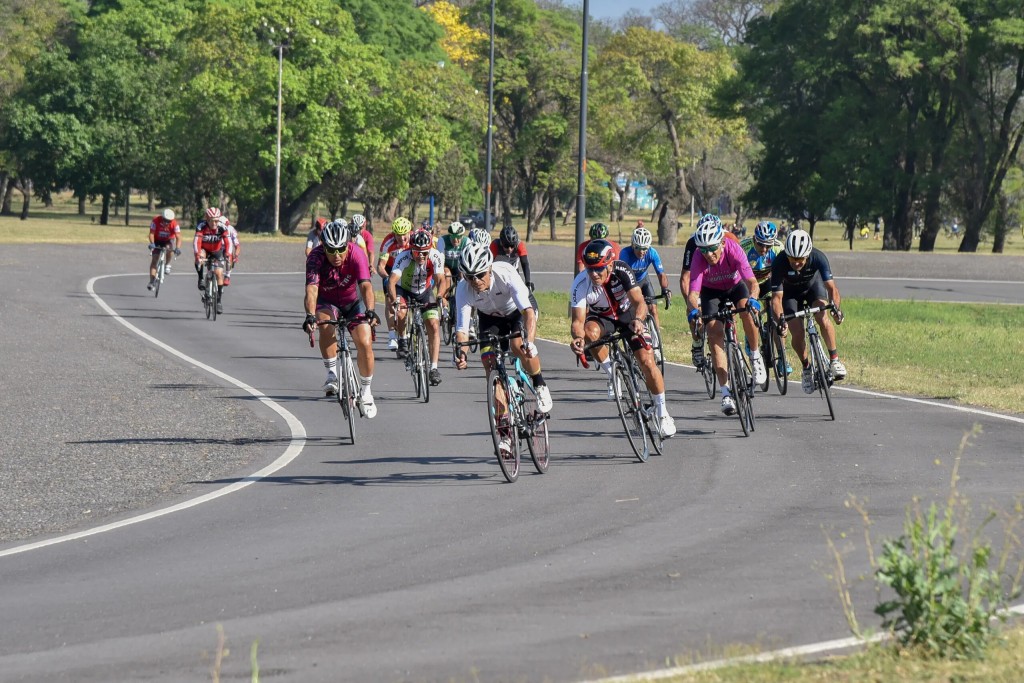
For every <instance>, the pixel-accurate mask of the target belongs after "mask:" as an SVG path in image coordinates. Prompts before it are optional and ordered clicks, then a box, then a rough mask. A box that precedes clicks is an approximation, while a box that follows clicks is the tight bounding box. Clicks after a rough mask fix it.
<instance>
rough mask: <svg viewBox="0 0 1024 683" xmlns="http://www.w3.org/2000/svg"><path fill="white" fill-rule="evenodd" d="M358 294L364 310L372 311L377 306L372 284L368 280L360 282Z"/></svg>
mask: <svg viewBox="0 0 1024 683" xmlns="http://www.w3.org/2000/svg"><path fill="white" fill-rule="evenodd" d="M359 293H360V294H362V296H363V303H364V304H365V305H366V310H368V311H372V310H373V309H374V307H375V306H376V305H377V299H376V297H375V295H374V293H373V283H372V282H370V281H369V280H360V281H359Z"/></svg>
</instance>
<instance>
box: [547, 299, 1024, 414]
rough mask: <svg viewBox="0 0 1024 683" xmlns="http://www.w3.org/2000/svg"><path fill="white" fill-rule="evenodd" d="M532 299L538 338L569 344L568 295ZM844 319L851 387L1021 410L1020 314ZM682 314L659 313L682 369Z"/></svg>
mask: <svg viewBox="0 0 1024 683" xmlns="http://www.w3.org/2000/svg"><path fill="white" fill-rule="evenodd" d="M537 299H538V302H539V303H540V309H541V311H543V315H542V316H541V317H540V322H539V323H538V335H539V336H542V337H544V338H546V339H554V340H557V341H562V342H566V343H568V341H569V318H568V295H567V294H562V293H557V292H544V293H541V292H538V293H537ZM677 299H678V297H677ZM843 312H844V313H845V314H846V321H845V322H844V323H843V325H842V326H841V327H839V331H838V339H839V354H840V357H841V358H842V359H843V362H844V363H845V364H846V367H847V370H848V371H849V373H850V374H849V378H848V380H847V381H848V382H850V383H851V384H855V385H857V386H859V387H865V388H871V389H878V390H880V391H889V392H897V393H901V394H912V395H916V396H924V397H928V398H937V399H948V400H953V401H958V402H961V403H966V404H970V405H977V406H987V407H990V408H995V409H998V410H1005V411H1009V412H1021V411H1022V410H1024V366H1022V364H1021V360H1020V359H1021V358H1022V357H1024V337H1021V335H1020V334H1019V333H1018V332H1017V331H1019V330H1021V329H1024V307H1021V306H1000V305H994V304H944V303H927V302H912V301H879V300H874V299H851V298H846V299H844V300H843ZM685 314H686V311H685V307H684V306H683V305H682V304H681V302H679V303H677V304H676V305H674V306H672V308H671V309H669V310H668V311H665V310H664V309H661V310H660V311H659V315H660V317H661V327H662V330H663V331H664V334H663V335H662V336H663V339H664V344H665V353H666V357H667V358H668V359H669V360H672V361H676V362H680V363H687V364H688V363H690V335H689V328H688V327H687V325H686V319H685ZM787 350H788V351H790V362H791V364H792V365H793V366H794V368H797V369H796V371H795V372H794V373H793V377H792V378H791V379H797V378H799V374H800V373H799V369H798V366H799V364H798V363H796V362H794V357H793V355H792V347H791V346H788V345H787ZM566 353H568V352H566ZM670 381H671V380H670ZM694 381H696V379H694Z"/></svg>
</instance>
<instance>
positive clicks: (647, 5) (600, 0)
mask: <svg viewBox="0 0 1024 683" xmlns="http://www.w3.org/2000/svg"><path fill="white" fill-rule="evenodd" d="M576 2H577V4H579V5H580V6H581V7H582V6H583V0H576ZM664 2H665V0H590V16H592V17H594V18H595V19H618V18H619V17H621V16H622V15H623V14H625V13H626V12H628V11H629V10H630V9H638V10H640V11H641V12H644V13H645V14H646V13H649V12H650V11H651V10H652V9H654V8H655V7H656V6H657V5H661V4H663V3H664Z"/></svg>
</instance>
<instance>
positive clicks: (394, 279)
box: [387, 270, 402, 301]
mask: <svg viewBox="0 0 1024 683" xmlns="http://www.w3.org/2000/svg"><path fill="white" fill-rule="evenodd" d="M400 277H402V271H400V270H392V271H391V275H388V289H387V295H388V298H389V299H390V300H391V301H395V300H397V294H396V292H395V285H397V284H398V279H399V278H400Z"/></svg>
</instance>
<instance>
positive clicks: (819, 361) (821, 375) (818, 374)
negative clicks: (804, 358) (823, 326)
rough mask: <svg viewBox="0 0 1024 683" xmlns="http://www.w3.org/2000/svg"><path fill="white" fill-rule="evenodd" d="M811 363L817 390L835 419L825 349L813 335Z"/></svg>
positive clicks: (829, 414) (830, 379) (830, 416)
mask: <svg viewBox="0 0 1024 683" xmlns="http://www.w3.org/2000/svg"><path fill="white" fill-rule="evenodd" d="M811 364H812V366H813V369H814V381H815V382H817V383H818V390H819V391H820V392H821V395H822V396H823V397H824V399H825V403H827V404H828V416H829V418H831V419H832V420H835V419H836V411H835V409H834V408H833V407H832V372H831V371H830V369H829V362H828V360H827V357H826V356H825V350H824V349H823V348H821V339H820V338H819V337H818V336H817V335H815V336H814V340H813V343H812V344H811Z"/></svg>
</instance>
